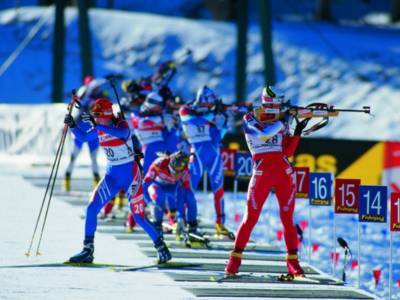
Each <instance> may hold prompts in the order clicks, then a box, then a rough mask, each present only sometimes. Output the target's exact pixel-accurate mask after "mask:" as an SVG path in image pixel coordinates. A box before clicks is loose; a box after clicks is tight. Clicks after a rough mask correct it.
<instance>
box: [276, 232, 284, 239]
mask: <svg viewBox="0 0 400 300" xmlns="http://www.w3.org/2000/svg"><path fill="white" fill-rule="evenodd" d="M282 237H283V231H282V230H278V231H277V232H276V238H277V239H278V241H281V240H282Z"/></svg>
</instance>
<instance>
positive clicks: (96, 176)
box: [92, 173, 100, 188]
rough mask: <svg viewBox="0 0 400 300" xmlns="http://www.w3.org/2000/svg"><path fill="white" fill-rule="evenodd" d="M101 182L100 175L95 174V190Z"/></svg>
mask: <svg viewBox="0 0 400 300" xmlns="http://www.w3.org/2000/svg"><path fill="white" fill-rule="evenodd" d="M99 182H100V175H99V173H93V184H92V186H93V188H95V187H96V186H97V185H98V184H99Z"/></svg>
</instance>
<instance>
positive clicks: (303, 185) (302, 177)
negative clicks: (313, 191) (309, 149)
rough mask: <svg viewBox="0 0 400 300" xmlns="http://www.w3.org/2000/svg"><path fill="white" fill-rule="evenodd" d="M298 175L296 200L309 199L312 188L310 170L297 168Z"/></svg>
mask: <svg viewBox="0 0 400 300" xmlns="http://www.w3.org/2000/svg"><path fill="white" fill-rule="evenodd" d="M294 172H295V175H296V198H308V190H309V188H310V169H309V168H306V167H301V168H299V167H295V168H294Z"/></svg>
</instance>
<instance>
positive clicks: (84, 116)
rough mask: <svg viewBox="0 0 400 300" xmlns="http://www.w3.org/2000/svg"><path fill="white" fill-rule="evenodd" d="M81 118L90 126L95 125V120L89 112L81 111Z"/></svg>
mask: <svg viewBox="0 0 400 300" xmlns="http://www.w3.org/2000/svg"><path fill="white" fill-rule="evenodd" d="M81 119H82V121H83V122H85V123H89V124H90V125H91V126H92V127H96V125H97V124H96V121H95V120H94V118H93V116H92V115H91V114H90V113H86V112H84V113H82V115H81Z"/></svg>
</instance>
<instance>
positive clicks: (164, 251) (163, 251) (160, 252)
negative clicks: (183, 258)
mask: <svg viewBox="0 0 400 300" xmlns="http://www.w3.org/2000/svg"><path fill="white" fill-rule="evenodd" d="M154 248H156V250H157V257H158V261H157V263H159V264H163V263H166V262H167V261H169V260H171V258H172V256H171V253H170V252H169V249H168V247H167V245H166V244H165V242H164V240H163V239H162V238H159V239H158V240H157V241H155V242H154Z"/></svg>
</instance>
